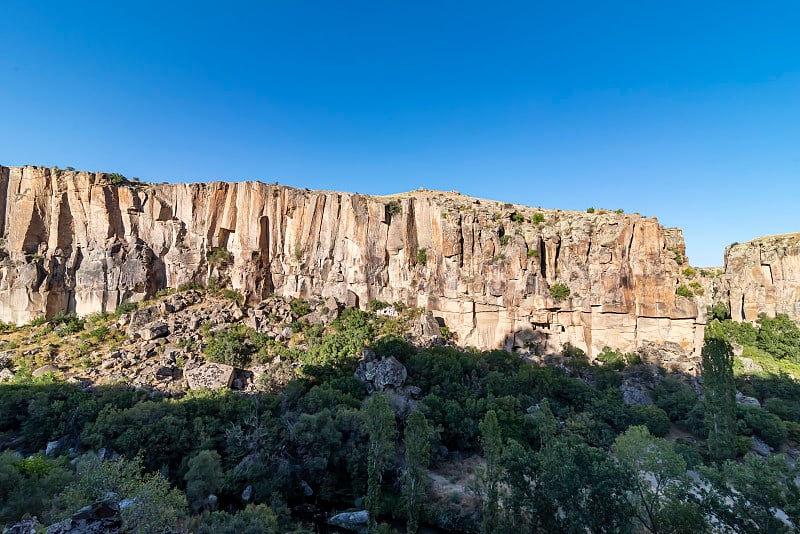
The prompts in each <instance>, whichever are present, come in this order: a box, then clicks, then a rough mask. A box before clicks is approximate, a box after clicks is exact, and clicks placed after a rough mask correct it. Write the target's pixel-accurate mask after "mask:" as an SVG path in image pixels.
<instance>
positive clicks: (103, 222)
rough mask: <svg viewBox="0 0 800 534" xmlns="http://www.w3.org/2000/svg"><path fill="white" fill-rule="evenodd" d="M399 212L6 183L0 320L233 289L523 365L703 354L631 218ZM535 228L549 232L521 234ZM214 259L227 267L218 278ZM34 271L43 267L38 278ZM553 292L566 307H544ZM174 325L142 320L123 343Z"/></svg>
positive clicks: (418, 197)
mask: <svg viewBox="0 0 800 534" xmlns="http://www.w3.org/2000/svg"><path fill="white" fill-rule="evenodd" d="M393 199H394V200H397V201H398V203H399V204H400V207H401V209H400V212H399V213H397V214H395V215H392V216H391V217H387V215H386V202H388V199H386V198H372V197H367V196H363V195H358V194H347V193H336V192H325V191H304V190H300V189H293V188H290V187H283V186H277V185H270V184H263V183H252V182H243V183H205V184H165V185H149V186H147V187H141V186H136V185H124V184H123V185H112V184H110V183H109V181H108V180H107V179H106V178H105V175H103V174H102V173H87V172H76V171H61V170H59V171H57V170H55V169H48V168H43V167H31V166H28V167H21V168H19V167H0V229H2V230H1V231H0V233H2V235H1V236H0V237H2V238H3V239H4V240H5V253H7V257H6V258H5V259H4V260H3V262H4V265H3V268H2V269H0V320H2V321H6V322H14V323H17V324H23V323H27V322H29V321H30V320H31V319H32V318H33V317H36V316H40V315H43V314H45V313H48V314H53V313H56V312H58V311H70V312H76V313H78V314H79V315H84V314H87V313H90V312H96V311H109V312H111V311H114V309H115V308H116V307H117V305H118V304H119V303H120V302H123V301H134V302H135V301H141V300H143V299H145V298H148V297H151V296H153V295H154V294H155V293H156V291H157V290H158V289H160V288H162V287H165V286H166V287H177V286H178V285H180V284H182V283H184V282H192V281H200V282H204V281H206V280H207V279H208V277H210V276H216V277H220V275H223V277H224V278H226V279H229V280H230V285H231V286H232V288H233V289H235V290H238V291H240V292H241V293H242V294H243V295H244V296H245V297H246V298H247V299H248V301H250V302H254V301H259V300H261V299H262V298H264V297H265V296H266V295H268V294H275V295H278V296H286V297H305V298H309V297H311V296H315V295H318V296H321V297H322V298H326V299H327V298H335V299H336V300H338V301H339V302H341V303H343V304H345V305H351V306H354V305H360V306H364V307H365V306H367V304H368V303H369V302H370V301H371V300H374V299H377V300H381V301H384V302H400V303H403V304H404V305H408V306H412V307H422V308H425V309H427V310H430V311H433V312H434V315H435V316H436V317H437V318H440V319H441V320H442V321H443V322H444V324H446V325H447V327H448V328H449V329H450V331H451V332H452V333H453V334H454V339H455V340H456V341H457V342H458V343H459V344H461V345H471V346H476V347H479V348H500V347H506V348H514V347H516V346H518V345H519V346H520V347H521V346H523V344H525V343H527V342H528V341H526V340H527V339H528V338H529V337H530V336H528V335H527V334H528V333H531V332H535V333H537V334H538V337H537V339H538V340H539V342H540V344H541V345H540V346H541V348H542V351H543V353H548V352H553V351H556V350H558V349H560V347H561V346H562V345H563V344H564V343H565V342H570V343H572V344H573V345H575V346H578V347H580V348H582V349H584V350H586V351H587V353H588V354H589V355H590V356H592V355H594V354H596V353H597V352H599V351H600V350H601V349H602V347H604V346H610V347H613V348H616V349H620V350H623V351H631V350H634V349H635V348H636V347H638V346H641V345H642V344H644V343H645V342H647V341H652V342H655V343H663V342H665V341H672V342H675V343H678V344H680V345H681V347H683V349H684V350H685V351H686V352H687V353H692V352H693V351H694V350H695V349H697V348H699V343H700V341H701V340H702V324H698V323H700V322H702V321H698V318H697V308H696V306H695V304H694V302H693V301H691V300H689V299H686V298H684V297H680V296H677V295H676V294H675V290H676V287H677V284H678V282H679V279H680V272H681V269H682V267H681V265H679V264H678V262H677V261H675V258H676V257H678V255H680V256H681V257H682V256H683V254H684V252H685V251H684V247H683V238H682V236H681V233H680V230H677V229H668V228H663V227H662V226H660V225H659V224H658V221H657V220H656V219H654V218H646V217H641V216H639V215H636V214H616V213H611V212H607V213H606V212H603V213H599V212H598V213H592V214H589V213H582V212H568V211H551V210H540V209H533V208H527V207H524V206H516V205H510V206H507V205H505V204H503V203H498V202H491V201H481V202H480V203H479V204H475V203H474V201H473V199H470V198H467V197H463V196H461V195H459V194H457V193H439V192H431V191H415V192H412V193H407V194H403V195H397V196H395V197H393ZM462 206H469V209H467V210H463V209H460V208H461V207H462ZM534 212H536V213H542V214H543V215H544V217H545V223H544V224H532V223H528V222H524V223H517V222H515V221H512V220H511V216H512V214H515V215H522V216H524V217H525V218H526V219H530V218H531V216H532V215H533V213H534ZM443 213H444V214H446V215H447V216H446V217H443V216H442V214H443ZM501 236H510V237H512V236H513V238H512V239H510V240H505V241H506V242H504V241H502V240H501ZM221 248H225V249H227V250H228V251H229V252H230V253H231V257H232V261H231V263H230V264H229V265H227V266H223V267H220V266H215V265H211V264H210V262H209V257H210V255H211V252H212V251H213V250H217V249H221ZM422 250H424V251H425V254H423V255H420V251H422ZM31 254H39V255H40V257H41V258H40V260H39V261H38V262H36V263H35V264H34V263H31V262H29V261H28V258H29V257H30V255H31ZM420 258H424V259H420ZM767 260H769V258H767ZM767 263H769V265H777V264H773V263H770V261H767ZM772 270H773V274H774V279H775V280H776V281H777V280H779V279H781V278H780V276H779V275H778V273H777V272H776V268H773V269H772ZM787 279H788V278H787ZM794 279H795V280H797V279H798V277H796V276H795V278H794ZM557 283H564V284H567V285H568V286H569V288H570V290H571V296H570V297H569V298H567V299H564V300H562V301H559V302H556V301H554V300H553V299H552V298H551V296H550V294H549V288H550V287H552V286H554V285H555V284H557ZM781 295H783V293H781ZM787 295H788V294H787ZM173 297H174V298H175V299H176V300H175V302H170V304H169V305H170V306H171V309H172V310H173V311H172V313H174V312H175V311H177V310H178V309H179V304H178V302H177V301H178V295H174V296H171V297H170V298H173ZM746 300H747V299H746ZM784 300H785V301H786V302H794V303H797V302H798V301H800V299H797V298H794V299H788V298H787V299H784ZM748 302H749V301H748ZM168 309H170V308H169V307H168V306H167V305H165V306H163V307H162V308H161V309H159V308H158V307H155V309H154V310H152V314H153V315H148V314H150V313H151V312H148V314H144V313H140V311H141V310H137V311H136V312H134V313H132V314H131V324H129V325H128V326H129V334H134V333H136V332H137V331H138V329H140V328H141V327H142V326H143V325H144V324H149V323H150V322H152V321H155V320H161V314H163V313H165V312H166V310H168ZM776 311H777V308H776ZM231 313H233V314H234V315H235V314H236V312H235V310H229V312H228V315H230V314H231ZM276 313H278V316H279V320H281V321H285V320H286V319H287V315H288V314H286V312H285V311H279V312H276ZM748 313H749V312H748ZM212 315H213V314H212ZM223 316H224V314H219V315H214V317H220V318H225V317H223ZM204 320H208V318H205V319H204ZM226 320H231V319H226ZM426 321H427V319H426ZM427 322H428V325H427V328H425V329H424V330H426V331H427V334H429V335H430V336H431V338H432V339H435V336H437V335H438V334H437V332H436V331H435V328H434V327H433V324H432V323H431V322H430V321H427ZM132 325H135V326H133V328H131V326H132ZM284 337H286V336H284Z"/></svg>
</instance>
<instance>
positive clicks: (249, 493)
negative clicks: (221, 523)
mask: <svg viewBox="0 0 800 534" xmlns="http://www.w3.org/2000/svg"><path fill="white" fill-rule="evenodd" d="M252 498H253V486H249V485H248V486H247V487H246V488H245V489H244V491H243V492H242V501H244V502H250V499H252Z"/></svg>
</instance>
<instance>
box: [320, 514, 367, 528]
mask: <svg viewBox="0 0 800 534" xmlns="http://www.w3.org/2000/svg"><path fill="white" fill-rule="evenodd" d="M368 522H369V512H367V511H366V510H359V511H357V512H343V513H341V514H336V515H335V516H333V517H331V518H330V519H328V523H329V524H331V525H333V526H335V527H339V528H344V529H347V530H354V531H356V532H360V531H363V530H365V529H366V528H367V523H368Z"/></svg>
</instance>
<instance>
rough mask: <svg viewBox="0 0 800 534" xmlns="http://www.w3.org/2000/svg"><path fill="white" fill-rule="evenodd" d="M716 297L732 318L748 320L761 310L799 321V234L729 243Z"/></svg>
mask: <svg viewBox="0 0 800 534" xmlns="http://www.w3.org/2000/svg"><path fill="white" fill-rule="evenodd" d="M718 298H719V299H720V300H722V301H723V302H727V303H728V304H729V305H730V310H731V318H732V319H733V320H734V321H751V322H752V321H755V320H756V319H758V314H759V313H762V312H763V313H766V314H767V315H769V316H772V317H774V316H775V315H776V314H779V313H785V314H786V315H788V316H789V317H790V318H791V319H793V320H794V321H800V233H796V234H785V235H778V236H769V237H762V238H760V239H755V240H753V241H749V242H747V243H737V244H735V245H731V246H729V247H728V248H727V249H726V250H725V273H724V275H723V277H722V280H721V281H720V289H719V296H718Z"/></svg>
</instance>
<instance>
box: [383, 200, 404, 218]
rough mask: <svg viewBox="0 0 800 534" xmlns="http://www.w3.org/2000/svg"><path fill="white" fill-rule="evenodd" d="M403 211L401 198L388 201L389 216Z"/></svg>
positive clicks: (387, 211) (387, 210)
mask: <svg viewBox="0 0 800 534" xmlns="http://www.w3.org/2000/svg"><path fill="white" fill-rule="evenodd" d="M402 212H403V206H402V205H401V204H400V201H399V200H390V201H389V202H387V203H386V213H387V214H388V215H389V217H393V216H395V215H399V214H400V213H402Z"/></svg>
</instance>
